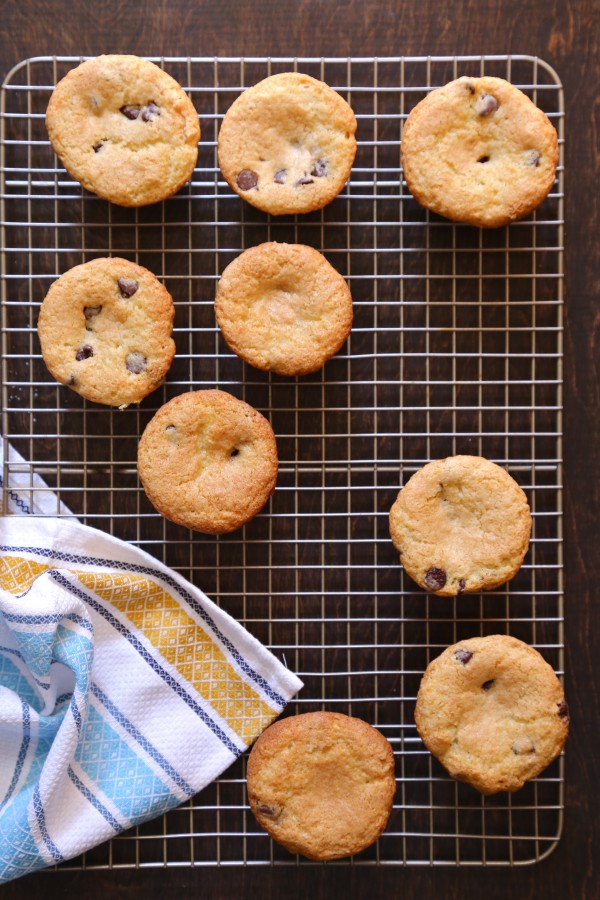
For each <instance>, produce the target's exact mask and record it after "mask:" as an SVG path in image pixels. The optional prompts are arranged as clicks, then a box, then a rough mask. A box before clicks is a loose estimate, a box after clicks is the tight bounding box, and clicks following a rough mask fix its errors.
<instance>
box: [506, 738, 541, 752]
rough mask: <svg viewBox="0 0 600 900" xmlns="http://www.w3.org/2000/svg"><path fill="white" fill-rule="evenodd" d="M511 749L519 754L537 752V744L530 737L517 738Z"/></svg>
mask: <svg viewBox="0 0 600 900" xmlns="http://www.w3.org/2000/svg"><path fill="white" fill-rule="evenodd" d="M511 750H512V752H513V753H515V754H516V755H517V756H524V755H525V754H527V753H535V744H534V743H533V741H532V740H531V738H528V737H522V738H517V739H516V741H515V742H514V743H513V745H512V747H511Z"/></svg>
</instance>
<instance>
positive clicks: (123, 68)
mask: <svg viewBox="0 0 600 900" xmlns="http://www.w3.org/2000/svg"><path fill="white" fill-rule="evenodd" d="M46 126H47V128H48V134H49V136H50V141H51V143H52V146H53V148H54V151H55V152H56V155H57V156H58V157H59V159H60V161H61V162H62V164H63V165H64V167H65V169H66V170H67V172H68V173H69V174H70V175H71V176H72V177H73V178H75V179H76V180H77V181H79V182H80V183H81V184H82V185H83V187H84V188H86V189H87V190H89V191H92V193H94V194H98V196H100V197H103V198H104V199H105V200H110V201H111V202H112V203H116V204H118V205H119V206H146V205H147V204H150V203H157V202H158V201H160V200H164V199H166V198H167V197H170V196H171V195H172V194H174V193H176V192H177V191H178V190H179V189H180V188H181V187H182V186H183V185H184V184H185V182H186V181H188V180H189V178H190V177H191V175H192V172H193V171H194V166H195V164H196V160H197V158H198V141H199V140H200V125H199V122H198V115H197V113H196V110H195V108H194V106H193V104H192V102H191V100H190V99H189V97H188V96H187V94H186V93H185V91H184V90H183V88H182V87H181V86H180V85H179V84H178V83H177V82H176V81H175V79H174V78H172V77H171V76H170V75H168V74H167V73H166V72H163V70H162V69H159V67H158V66H156V65H154V63H151V62H148V61H147V60H143V59H140V58H139V57H137V56H126V55H116V54H115V55H108V56H98V57H96V58H95V59H90V60H87V61H86V62H84V63H82V64H81V65H79V66H77V68H75V69H72V70H71V71H70V72H69V73H68V74H67V75H66V76H65V77H64V78H63V79H62V81H60V82H59V83H58V84H57V86H56V88H55V89H54V92H53V93H52V96H51V97H50V102H49V104H48V110H47V113H46Z"/></svg>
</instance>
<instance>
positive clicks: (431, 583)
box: [425, 567, 446, 591]
mask: <svg viewBox="0 0 600 900" xmlns="http://www.w3.org/2000/svg"><path fill="white" fill-rule="evenodd" d="M425 584H426V585H427V587H428V588H431V590H432V591H439V590H440V589H441V588H443V587H444V585H445V584H446V573H445V572H444V570H443V569H436V568H435V567H433V568H431V569H429V570H428V571H427V572H426V573H425Z"/></svg>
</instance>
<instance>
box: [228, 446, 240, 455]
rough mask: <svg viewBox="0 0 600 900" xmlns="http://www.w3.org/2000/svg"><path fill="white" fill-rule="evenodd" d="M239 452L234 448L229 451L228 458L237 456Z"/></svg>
mask: <svg viewBox="0 0 600 900" xmlns="http://www.w3.org/2000/svg"><path fill="white" fill-rule="evenodd" d="M239 452H240V451H239V450H238V448H237V447H234V448H233V450H232V451H231V453H230V454H229V455H230V456H237V455H238V453H239Z"/></svg>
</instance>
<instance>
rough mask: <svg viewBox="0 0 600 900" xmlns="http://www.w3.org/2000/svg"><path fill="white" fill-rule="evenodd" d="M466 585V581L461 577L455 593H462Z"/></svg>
mask: <svg viewBox="0 0 600 900" xmlns="http://www.w3.org/2000/svg"><path fill="white" fill-rule="evenodd" d="M466 586H467V582H466V581H465V579H464V578H461V579H460V580H459V582H458V590H457V592H456V593H457V594H463V593H464V590H465V588H466Z"/></svg>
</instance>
